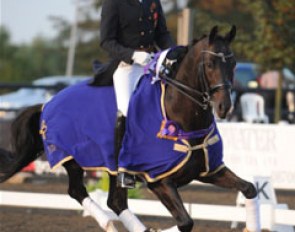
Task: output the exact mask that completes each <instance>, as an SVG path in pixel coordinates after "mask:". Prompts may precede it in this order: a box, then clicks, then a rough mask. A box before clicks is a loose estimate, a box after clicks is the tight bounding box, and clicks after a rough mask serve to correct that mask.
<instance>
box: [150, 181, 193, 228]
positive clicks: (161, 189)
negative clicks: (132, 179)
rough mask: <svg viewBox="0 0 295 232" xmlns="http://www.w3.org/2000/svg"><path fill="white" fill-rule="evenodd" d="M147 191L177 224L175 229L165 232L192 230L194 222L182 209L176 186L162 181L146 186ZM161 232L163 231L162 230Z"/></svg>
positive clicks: (170, 182)
mask: <svg viewBox="0 0 295 232" xmlns="http://www.w3.org/2000/svg"><path fill="white" fill-rule="evenodd" d="M148 187H149V189H151V190H152V191H153V193H154V194H155V195H156V196H157V197H158V198H159V200H160V201H161V202H162V203H163V205H165V206H166V208H167V209H168V210H169V212H170V213H171V214H172V216H173V218H174V219H175V220H176V222H177V227H176V226H175V227H172V228H170V229H168V230H167V231H171V232H177V231H181V232H190V231H192V229H193V226H194V221H193V220H192V219H191V217H190V216H189V214H188V213H187V211H186V209H185V208H184V205H183V202H182V199H181V197H180V195H179V193H178V191H177V188H176V186H175V185H174V184H173V183H172V181H169V180H166V181H164V180H162V181H160V182H156V183H150V184H148ZM162 231H163V232H164V231H165V230H162Z"/></svg>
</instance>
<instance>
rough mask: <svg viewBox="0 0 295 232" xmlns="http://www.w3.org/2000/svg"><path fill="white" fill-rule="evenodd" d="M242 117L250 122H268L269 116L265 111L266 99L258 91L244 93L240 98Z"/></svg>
mask: <svg viewBox="0 0 295 232" xmlns="http://www.w3.org/2000/svg"><path fill="white" fill-rule="evenodd" d="M240 103H241V108H242V118H243V120H244V121H245V122H250V123H268V122H269V118H268V116H267V115H266V114H265V111H264V99H263V97H262V96H260V95H259V94H256V93H244V94H243V95H242V96H241V98H240Z"/></svg>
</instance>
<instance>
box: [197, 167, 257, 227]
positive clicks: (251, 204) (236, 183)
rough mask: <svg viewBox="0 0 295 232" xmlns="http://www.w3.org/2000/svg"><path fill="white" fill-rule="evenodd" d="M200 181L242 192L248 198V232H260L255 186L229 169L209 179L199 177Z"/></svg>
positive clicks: (246, 204)
mask: <svg viewBox="0 0 295 232" xmlns="http://www.w3.org/2000/svg"><path fill="white" fill-rule="evenodd" d="M198 180H200V181H202V182H205V183H211V184H214V185H217V186H220V187H223V188H228V189H236V190H238V191H241V192H242V193H243V195H244V196H245V198H246V201H245V206H246V211H247V212H246V214H247V219H246V226H247V228H246V230H245V231H249V232H259V231H260V220H259V204H258V198H257V190H256V188H255V186H254V184H252V183H250V182H248V181H246V180H243V179H241V178H240V177H238V176H237V175H236V174H235V173H233V172H232V171H231V170H230V169H229V168H227V167H225V168H223V169H222V170H221V171H219V172H217V173H216V174H214V175H212V176H208V177H199V178H198Z"/></svg>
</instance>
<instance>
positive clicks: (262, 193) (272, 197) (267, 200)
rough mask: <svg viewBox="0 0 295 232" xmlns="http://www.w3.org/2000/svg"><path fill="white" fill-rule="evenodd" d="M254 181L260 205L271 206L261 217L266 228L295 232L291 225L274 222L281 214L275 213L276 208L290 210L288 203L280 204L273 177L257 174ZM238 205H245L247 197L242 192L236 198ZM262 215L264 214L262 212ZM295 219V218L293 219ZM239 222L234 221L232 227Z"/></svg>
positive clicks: (281, 231) (279, 231)
mask: <svg viewBox="0 0 295 232" xmlns="http://www.w3.org/2000/svg"><path fill="white" fill-rule="evenodd" d="M252 182H253V183H255V185H256V188H257V192H258V199H259V203H260V205H264V206H265V207H269V210H268V212H266V213H267V214H264V215H263V217H261V223H262V224H263V225H265V228H269V229H270V230H271V231H275V232H294V228H293V227H292V226H290V225H276V224H275V222H274V218H275V217H278V216H279V215H275V212H276V211H274V209H277V210H279V209H284V210H288V205H287V204H278V203H277V197H276V193H275V190H274V188H273V184H272V179H271V177H269V176H255V177H253V178H252ZM236 204H237V207H244V206H245V197H244V196H243V194H242V193H241V192H239V193H238V196H237V200H236ZM261 215H262V214H261ZM293 220H295V219H293ZM237 225H238V222H236V221H233V222H232V224H231V228H232V229H233V228H237Z"/></svg>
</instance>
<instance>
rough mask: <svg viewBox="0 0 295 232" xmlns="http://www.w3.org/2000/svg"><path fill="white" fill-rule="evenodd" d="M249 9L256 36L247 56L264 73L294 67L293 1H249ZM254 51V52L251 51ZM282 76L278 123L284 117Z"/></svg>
mask: <svg viewBox="0 0 295 232" xmlns="http://www.w3.org/2000/svg"><path fill="white" fill-rule="evenodd" d="M242 1H243V3H244V6H245V8H246V9H248V10H249V12H252V17H253V19H254V21H255V24H254V33H253V38H252V40H251V41H248V46H247V47H248V48H249V49H247V56H248V57H249V58H250V59H251V60H253V61H254V62H256V63H258V64H260V66H261V67H262V69H264V70H280V71H281V70H282V69H283V68H284V67H292V65H294V61H295V46H294V38H295V28H294V25H295V15H294V9H295V2H294V1H280V0H267V1H251V2H249V1H247V0H242ZM250 48H251V49H250ZM281 101H282V73H281V75H280V79H279V83H278V88H277V89H276V101H275V104H276V107H275V108H276V109H275V119H274V121H275V122H278V121H279V120H280V117H281Z"/></svg>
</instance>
